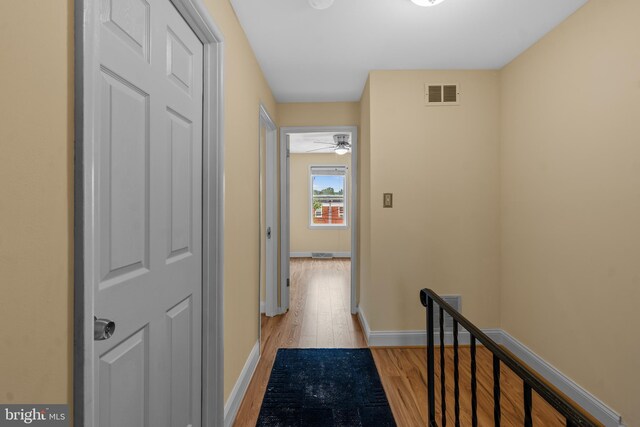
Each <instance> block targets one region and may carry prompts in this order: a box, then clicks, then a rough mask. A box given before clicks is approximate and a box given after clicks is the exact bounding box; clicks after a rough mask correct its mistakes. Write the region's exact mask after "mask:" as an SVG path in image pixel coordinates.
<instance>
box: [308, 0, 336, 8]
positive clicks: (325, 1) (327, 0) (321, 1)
mask: <svg viewBox="0 0 640 427" xmlns="http://www.w3.org/2000/svg"><path fill="white" fill-rule="evenodd" d="M332 4H333V0H309V5H310V6H311V7H312V8H314V9H318V10H322V9H326V8H328V7H330V6H331V5H332Z"/></svg>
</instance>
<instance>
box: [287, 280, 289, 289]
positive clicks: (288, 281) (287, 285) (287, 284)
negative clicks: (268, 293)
mask: <svg viewBox="0 0 640 427" xmlns="http://www.w3.org/2000/svg"><path fill="white" fill-rule="evenodd" d="M288 287H289V279H287V288H288Z"/></svg>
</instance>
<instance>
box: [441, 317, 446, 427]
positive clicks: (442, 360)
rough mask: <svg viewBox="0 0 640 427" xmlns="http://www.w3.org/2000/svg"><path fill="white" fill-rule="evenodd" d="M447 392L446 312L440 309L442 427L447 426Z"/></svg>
mask: <svg viewBox="0 0 640 427" xmlns="http://www.w3.org/2000/svg"><path fill="white" fill-rule="evenodd" d="M446 397H447V390H446V388H445V378H444V310H443V308H442V307H440V399H442V401H441V402H440V407H441V409H442V427H445V426H446V425H447V400H446Z"/></svg>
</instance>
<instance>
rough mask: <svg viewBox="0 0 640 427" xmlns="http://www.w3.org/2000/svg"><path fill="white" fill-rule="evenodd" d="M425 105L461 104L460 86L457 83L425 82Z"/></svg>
mask: <svg viewBox="0 0 640 427" xmlns="http://www.w3.org/2000/svg"><path fill="white" fill-rule="evenodd" d="M424 103H425V105H434V106H435V105H459V104H460V86H459V85H457V84H440V85H433V84H429V83H425V84H424Z"/></svg>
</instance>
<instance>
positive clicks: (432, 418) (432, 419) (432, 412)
mask: <svg viewBox="0 0 640 427" xmlns="http://www.w3.org/2000/svg"><path fill="white" fill-rule="evenodd" d="M434 357H435V354H434V351H433V299H432V298H431V297H428V298H427V381H428V383H429V384H428V385H427V386H428V387H427V388H428V393H429V426H430V427H436V426H437V424H436V399H435V398H436V393H435V389H434V383H435V373H434V367H433V361H434Z"/></svg>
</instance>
